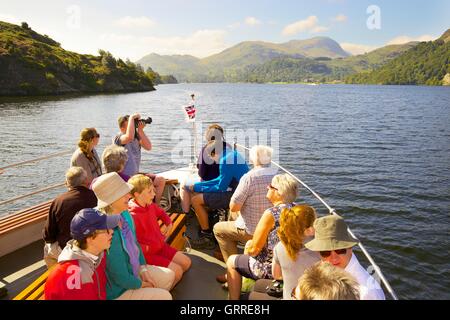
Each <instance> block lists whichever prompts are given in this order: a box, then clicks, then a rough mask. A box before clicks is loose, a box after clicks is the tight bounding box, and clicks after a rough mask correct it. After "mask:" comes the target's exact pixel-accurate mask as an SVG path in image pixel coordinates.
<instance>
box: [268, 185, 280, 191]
mask: <svg viewBox="0 0 450 320" xmlns="http://www.w3.org/2000/svg"><path fill="white" fill-rule="evenodd" d="M267 187H268V188H269V189H273V190H276V191H278V189H277V188H275V187H274V186H273V185H272V184H269V185H268V186H267Z"/></svg>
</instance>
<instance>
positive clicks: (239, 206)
mask: <svg viewBox="0 0 450 320" xmlns="http://www.w3.org/2000/svg"><path fill="white" fill-rule="evenodd" d="M241 209H242V204H240V203H236V202H234V201H233V200H231V202H230V211H231V212H239V211H241Z"/></svg>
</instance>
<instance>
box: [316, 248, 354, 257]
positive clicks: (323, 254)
mask: <svg viewBox="0 0 450 320" xmlns="http://www.w3.org/2000/svg"><path fill="white" fill-rule="evenodd" d="M333 251H334V252H336V254H338V255H344V254H347V249H339V250H331V251H320V252H319V253H320V256H321V257H322V258H328V257H329V256H330V255H331V252H333Z"/></svg>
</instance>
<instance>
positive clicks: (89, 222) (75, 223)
mask: <svg viewBox="0 0 450 320" xmlns="http://www.w3.org/2000/svg"><path fill="white" fill-rule="evenodd" d="M120 219H121V217H120V215H119V214H117V215H106V214H104V213H102V212H100V211H98V210H96V209H83V210H80V211H78V212H77V214H76V215H75V216H74V217H73V219H72V222H71V223H70V233H71V234H72V238H74V239H75V240H83V239H86V238H87V237H88V236H89V235H91V234H93V233H94V231H96V230H106V229H114V228H115V227H117V225H118V224H119V220H120Z"/></svg>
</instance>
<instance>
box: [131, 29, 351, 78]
mask: <svg viewBox="0 0 450 320" xmlns="http://www.w3.org/2000/svg"><path fill="white" fill-rule="evenodd" d="M347 56H348V54H347V53H346V52H345V51H344V50H343V49H342V48H341V47H340V45H339V44H338V43H337V42H336V41H334V40H332V39H330V38H326V37H316V38H312V39H308V40H294V41H289V42H287V43H281V44H275V43H270V42H262V41H245V42H242V43H239V44H237V45H235V46H233V47H231V48H228V49H226V50H224V51H222V52H220V53H218V54H215V55H212V56H209V57H206V58H204V59H197V58H195V57H192V56H180V55H174V56H160V55H157V54H150V55H148V56H145V57H144V58H142V59H141V60H139V61H137V63H138V64H140V65H142V66H143V67H144V68H146V67H149V66H150V67H152V68H153V69H154V70H155V71H156V72H159V73H170V74H173V75H174V76H175V77H176V78H177V79H178V80H180V81H188V82H211V81H218V82H222V81H228V80H229V79H230V75H231V77H232V76H233V75H236V74H238V73H239V72H241V71H242V70H244V69H245V68H248V67H250V66H255V65H260V64H264V63H266V62H269V61H271V60H273V59H277V58H282V57H291V58H303V57H309V58H316V57H329V58H337V57H347Z"/></svg>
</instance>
